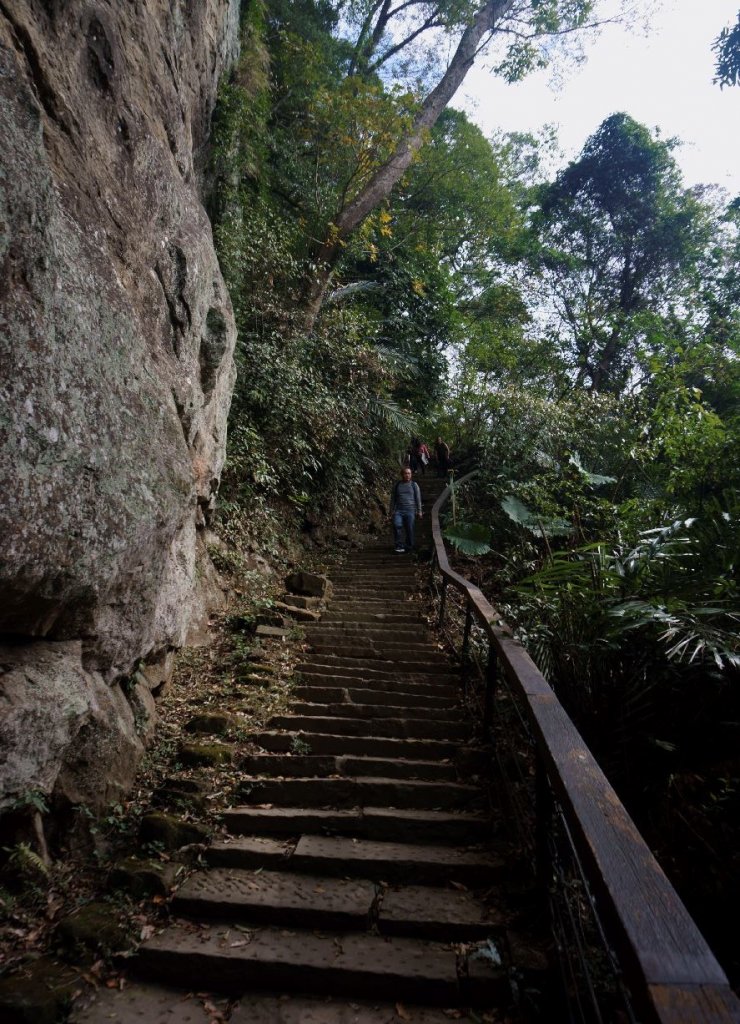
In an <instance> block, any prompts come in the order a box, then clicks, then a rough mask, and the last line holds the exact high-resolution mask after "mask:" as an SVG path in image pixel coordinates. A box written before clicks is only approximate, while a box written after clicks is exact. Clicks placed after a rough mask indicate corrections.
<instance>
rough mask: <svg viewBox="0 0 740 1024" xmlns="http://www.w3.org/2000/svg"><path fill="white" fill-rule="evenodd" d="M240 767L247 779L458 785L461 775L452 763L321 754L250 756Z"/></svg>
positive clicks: (243, 760)
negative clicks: (443, 782) (329, 778)
mask: <svg viewBox="0 0 740 1024" xmlns="http://www.w3.org/2000/svg"><path fill="white" fill-rule="evenodd" d="M240 767H241V769H242V771H243V772H245V773H246V774H248V775H263V776H268V777H272V778H275V777H277V776H283V777H285V776H287V777H289V778H308V777H310V776H314V777H321V776H329V775H342V776H348V777H357V776H371V777H373V778H389V779H391V778H393V779H425V780H426V781H427V782H432V781H441V780H448V781H450V782H457V780H458V772H457V768H456V766H455V765H454V764H453V763H452V762H449V763H444V762H442V763H438V762H436V761H406V760H401V759H395V758H382V757H351V756H349V755H346V754H340V755H337V756H335V757H332V756H330V755H324V756H321V755H319V754H251V755H249V756H247V757H245V758H243V759H242V761H241V763H240Z"/></svg>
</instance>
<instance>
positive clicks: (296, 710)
mask: <svg viewBox="0 0 740 1024" xmlns="http://www.w3.org/2000/svg"><path fill="white" fill-rule="evenodd" d="M388 696H389V697H391V698H393V697H395V694H392V693H391V694H389V695H388ZM412 711H413V715H412V713H411V712H412ZM290 713H291V714H292V715H316V716H317V717H319V718H371V719H376V718H404V717H413V718H415V719H421V718H423V719H428V720H429V721H444V722H457V721H463V718H462V713H461V712H460V711H457V710H454V709H452V708H439V707H431V708H430V707H424V706H421V705H418V704H416V705H414V704H412V705H405V706H404V705H403V704H356V703H355V702H354V701H353V702H351V703H350V702H347V703H346V704H343V703H336V704H319V703H318V702H316V701H293V702H292V703H291V705H290Z"/></svg>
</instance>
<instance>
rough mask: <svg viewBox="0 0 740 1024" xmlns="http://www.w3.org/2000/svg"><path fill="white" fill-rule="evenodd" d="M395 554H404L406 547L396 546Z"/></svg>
mask: <svg viewBox="0 0 740 1024" xmlns="http://www.w3.org/2000/svg"><path fill="white" fill-rule="evenodd" d="M396 554H397V555H405V554H406V548H396Z"/></svg>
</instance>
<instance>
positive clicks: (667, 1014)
mask: <svg viewBox="0 0 740 1024" xmlns="http://www.w3.org/2000/svg"><path fill="white" fill-rule="evenodd" d="M474 475H475V474H474V473H468V474H467V475H466V476H464V477H461V478H460V479H459V480H458V481H456V483H455V487H456V488H457V487H459V486H460V484H462V483H464V482H465V481H466V480H469V479H470V478H471V477H472V476H474ZM449 496H450V487H447V488H446V489H445V490H444V491H443V492H442V494H441V495H440V496H439V498H438V499H437V501H436V502H435V503H434V506H433V508H432V537H433V541H434V549H435V555H436V561H437V565H438V568H439V571H440V573H441V575H442V578H443V580H444V581H445V582H446V583H449V584H452V585H453V586H454V587H455V588H456V589H457V590H459V591H460V592H461V593H462V594H463V595H464V596H465V598H466V602H467V608H468V609H469V610H470V611H471V612H472V614H473V616H474V617H475V619H476V620H477V621H478V624H479V625H480V626H481V627H482V628H483V630H484V631H485V633H486V635H487V637H488V640H489V643H490V645H491V650H492V651H494V652H495V653H496V656H497V658H498V663H499V665H500V667H501V669H502V670H503V671H504V672H505V673H506V676H507V679H508V681H509V685H510V686H511V688H512V690H513V691H514V692H515V693H516V694H517V695H518V697H519V699H520V700H521V703H522V707H523V710H524V713H525V715H526V718H527V720H528V722H529V724H530V726H531V729H532V733H533V735H534V738H535V743H536V747H537V753H538V757H539V759H540V762H541V764H542V765H543V767H544V769H545V771H546V772H547V775H548V778H549V780H550V785H551V787H552V790H553V792H554V794H555V795H556V797H557V799H558V801H559V802H560V804H561V806H562V808H563V812H564V814H565V815H566V819H567V821H568V825H569V827H570V829H571V832H572V834H573V837H574V840H575V842H576V843H577V845H578V851H579V854H580V856H581V857H582V859H583V862H584V866H585V867H586V870H587V873H588V875H589V880H590V882H591V884H592V885H593V886H594V889H595V892H596V893H597V895H598V896H599V897H600V903H602V904H603V908H604V910H605V911H606V913H607V914H608V916H609V918H610V920H611V923H612V925H613V927H614V929H615V938H616V940H617V941H618V943H619V949H618V952H619V954H620V962H621V964H622V967H623V969H624V972H625V977H626V978H627V979H628V981H629V983H630V988H631V990H632V993H633V996H634V997H635V999H636V1000H637V1002H638V1003H639V1004H641V1005H642V1007H643V1008H644V1010H645V1012H647V1013H650V1014H651V1015H652V1016H653V1017H654V1019H655V1020H658V1021H661V1022H665V1024H688V1022H692V1024H693V1022H701V1024H705V1022H706V1024H709V1022H713V1024H729V1022H731V1021H732V1022H734V1024H738V1022H739V1021H740V1000H738V999H737V997H736V996H735V994H734V993H733V991H732V989H731V988H730V986H729V983H728V981H727V978H726V976H725V973H724V971H723V970H722V968H721V967H720V965H719V963H718V962H717V960H716V958H715V956H714V954H713V953H712V951H711V949H710V948H709V946H708V945H707V943H706V941H705V939H704V937H703V936H702V934H701V932H700V931H699V929H698V928H697V926H696V924H695V922H694V920H693V918H692V917H691V915H690V914H689V912H688V911H687V910H686V908H685V907H684V905H683V903H682V902H681V900H680V898H679V896H678V894H677V893H676V891H675V889H674V888H673V886H672V885H671V883H670V882H669V881H668V879H667V878H666V876H665V874H664V873H663V870H662V869H661V867H660V865H659V864H658V862H657V861H656V859H655V857H654V856H653V854H652V853H651V852H650V850H649V848H648V846H647V844H646V843H645V840H644V839H643V838H642V836H641V835H640V833H639V832H638V830H637V827H636V826H635V824H634V822H633V821H632V819H631V818H630V816H629V815H628V814H627V811H626V810H625V808H624V807H623V806H622V803H621V801H620V800H619V797H618V796H617V794H616V792H615V791H614V789H613V788H612V786H611V785H610V783H609V782H608V780H607V778H606V776H605V775H604V773H603V772H602V770H601V768H600V767H599V765H598V764H597V762H596V760H595V758H594V756H593V755H592V753H591V751H590V750H589V749H588V747H587V746H586V744H585V743H584V741H583V739H582V737H581V735H580V734H579V732H578V730H577V729H576V727H575V726H574V725H573V723H572V722H571V720H570V718H569V717H568V715H567V714H566V712H565V710H564V709H563V707H562V705H561V704H560V702H559V701H558V699H557V697H556V696H555V694H554V692H553V691H552V689H551V688H550V686H549V685H548V683H547V681H546V680H545V678H544V676H543V675H542V673H541V672H540V671H539V669H538V668H537V666H536V665H535V663H534V662H533V661H532V659H531V658H530V656H529V655H528V654H527V652H526V651H525V649H524V647H523V646H522V645H521V644H520V643H519V642H518V641H517V640H515V639H514V637H513V636H512V632H511V630H510V628H509V627H508V626H507V625H506V624H505V623H504V622H503V620H502V618H501V616H500V615H499V613H498V612H497V611H496V609H495V608H494V607H493V606H492V605H491V604H490V603H489V602H488V601H487V600H486V598H485V596H484V595H483V593H482V592H481V590H480V589H479V588H478V587H476V586H474V585H473V584H472V583H470V582H469V581H468V580H466V579H465V577H464V576H461V575H460V574H459V573H457V572H455V571H454V569H452V568H450V564H449V561H448V559H447V552H446V550H445V545H444V540H443V538H442V530H441V527H440V522H439V513H440V510H441V508H442V507H443V505H444V504H445V503H446V501H447V500H448V498H449Z"/></svg>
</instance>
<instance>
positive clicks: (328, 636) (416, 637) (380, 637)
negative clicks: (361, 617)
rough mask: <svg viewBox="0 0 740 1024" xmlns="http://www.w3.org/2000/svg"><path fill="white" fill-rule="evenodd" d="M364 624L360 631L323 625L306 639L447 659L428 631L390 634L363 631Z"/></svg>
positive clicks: (312, 630) (314, 641) (313, 629)
mask: <svg viewBox="0 0 740 1024" xmlns="http://www.w3.org/2000/svg"><path fill="white" fill-rule="evenodd" d="M363 625H365V624H364V623H361V624H360V628H359V629H346V628H344V627H343V626H336V625H335V624H334V623H329V624H327V625H326V626H324V627H323V628H322V626H321V624H318V625H316V626H314V627H313V628H312V629H311V631H310V632H308V633H306V639H307V640H308V641H309V642H310V643H322V644H327V643H332V642H335V643H337V642H338V643H346V642H347V640H348V638H350V637H351V638H352V640H353V642H357V641H359V642H361V643H363V644H365V645H367V646H368V647H373V648H377V649H378V650H380V651H382V650H384V649H385V648H386V647H387V648H389V649H391V650H393V649H401V648H404V649H406V650H413V651H415V652H419V653H421V654H425V653H428V652H432V653H434V654H438V655H440V656H442V657H446V656H445V654H444V652H443V651H441V650H440V648H439V647H437V646H436V644H434V643H433V642H432V640H431V638H430V637H428V636H427V633H426V630H423V629H420V630H414V631H412V632H411V633H410V634H409V631H408V630H406V632H405V633H404V632H401V631H399V632H398V633H394V632H390V633H389V632H388V630H387V629H385V628H380V629H375V628H371V629H363V628H362V626H363Z"/></svg>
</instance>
